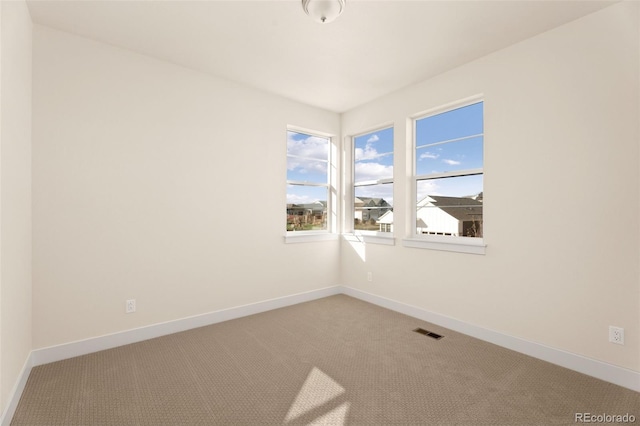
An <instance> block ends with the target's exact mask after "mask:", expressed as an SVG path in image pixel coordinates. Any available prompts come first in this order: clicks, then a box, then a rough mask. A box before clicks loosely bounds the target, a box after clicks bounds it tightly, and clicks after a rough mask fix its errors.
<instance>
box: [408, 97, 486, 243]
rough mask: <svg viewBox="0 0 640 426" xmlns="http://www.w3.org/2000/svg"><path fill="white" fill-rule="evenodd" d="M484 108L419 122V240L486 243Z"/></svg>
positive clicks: (460, 108) (464, 108) (464, 107)
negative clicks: (436, 239)
mask: <svg viewBox="0 0 640 426" xmlns="http://www.w3.org/2000/svg"><path fill="white" fill-rule="evenodd" d="M483 108H484V104H483V102H482V101H477V100H476V101H475V102H470V103H466V104H461V105H457V106H456V107H454V108H449V109H447V110H445V111H439V112H437V113H434V114H430V115H427V116H422V117H420V118H418V119H416V120H415V121H414V125H415V128H414V137H415V145H414V146H415V153H414V154H415V175H414V179H415V190H416V199H415V200H416V204H415V209H414V211H415V228H414V234H415V235H416V236H433V237H426V238H445V239H449V240H451V239H452V237H468V238H475V239H480V240H481V239H482V237H483V216H482V210H483V145H484V124H483V121H484V117H483ZM435 236H441V237H435Z"/></svg>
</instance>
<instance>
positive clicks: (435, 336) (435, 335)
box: [413, 328, 444, 340]
mask: <svg viewBox="0 0 640 426" xmlns="http://www.w3.org/2000/svg"><path fill="white" fill-rule="evenodd" d="M413 331H415V332H416V333H420V334H424V335H425V336H429V337H431V338H433V339H436V340H440V339H442V338H443V337H444V336H442V335H440V334H438V333H434V332H433V331H429V330H425V329H424V328H416V329H415V330H413Z"/></svg>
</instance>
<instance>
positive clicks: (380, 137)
mask: <svg viewBox="0 0 640 426" xmlns="http://www.w3.org/2000/svg"><path fill="white" fill-rule="evenodd" d="M353 156H354V160H355V165H354V171H353V174H354V181H355V183H358V182H366V181H375V180H379V179H389V178H391V179H392V178H393V127H389V128H386V129H382V130H378V131H375V132H370V133H367V134H364V135H360V136H357V137H355V138H354V149H353ZM355 195H356V197H371V198H384V199H385V201H387V202H388V203H389V204H391V205H393V184H381V185H371V186H361V187H356V188H355Z"/></svg>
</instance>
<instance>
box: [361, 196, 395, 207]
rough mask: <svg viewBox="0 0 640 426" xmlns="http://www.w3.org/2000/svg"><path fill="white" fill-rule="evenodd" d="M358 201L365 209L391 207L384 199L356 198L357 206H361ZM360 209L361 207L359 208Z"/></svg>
mask: <svg viewBox="0 0 640 426" xmlns="http://www.w3.org/2000/svg"><path fill="white" fill-rule="evenodd" d="M358 201H360V202H361V203H362V206H363V207H387V206H390V204H389V203H387V202H386V201H385V199H384V198H372V197H356V199H355V204H356V205H358V204H360V203H359V202H358ZM358 207H360V206H358Z"/></svg>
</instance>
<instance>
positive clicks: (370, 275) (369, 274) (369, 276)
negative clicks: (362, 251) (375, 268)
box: [367, 272, 373, 282]
mask: <svg viewBox="0 0 640 426" xmlns="http://www.w3.org/2000/svg"><path fill="white" fill-rule="evenodd" d="M367 281H369V282H371V281H373V272H367Z"/></svg>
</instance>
